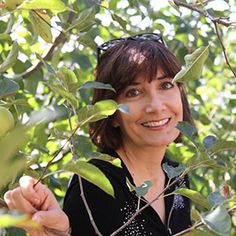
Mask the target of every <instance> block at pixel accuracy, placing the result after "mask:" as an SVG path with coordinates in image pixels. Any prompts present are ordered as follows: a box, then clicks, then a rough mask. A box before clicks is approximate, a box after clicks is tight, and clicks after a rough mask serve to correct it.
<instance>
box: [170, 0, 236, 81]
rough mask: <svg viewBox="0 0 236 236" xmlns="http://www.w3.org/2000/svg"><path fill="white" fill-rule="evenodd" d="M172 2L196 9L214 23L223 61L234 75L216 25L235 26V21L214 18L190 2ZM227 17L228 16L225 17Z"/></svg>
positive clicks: (177, 0)
mask: <svg viewBox="0 0 236 236" xmlns="http://www.w3.org/2000/svg"><path fill="white" fill-rule="evenodd" d="M173 2H174V3H175V5H176V6H178V7H180V6H181V7H185V8H188V9H190V10H192V11H196V12H198V13H199V14H201V15H203V16H204V17H206V18H208V19H210V20H211V22H212V23H213V24H214V27H215V31H216V35H217V38H218V40H219V41H220V45H221V48H222V50H223V54H224V58H225V61H226V64H227V65H228V67H229V69H230V70H231V71H232V73H233V74H234V76H235V77H236V72H235V71H234V70H233V68H232V66H231V65H230V62H229V59H228V57H227V53H226V50H225V46H224V43H223V41H222V38H221V36H220V33H219V29H218V25H219V24H221V25H224V26H226V27H230V26H236V22H229V21H226V20H225V18H222V17H220V18H215V17H213V16H211V15H210V14H209V13H208V12H207V11H202V10H200V9H198V8H197V7H195V6H193V5H191V4H188V3H184V2H181V1H179V0H173ZM227 19H228V18H227Z"/></svg>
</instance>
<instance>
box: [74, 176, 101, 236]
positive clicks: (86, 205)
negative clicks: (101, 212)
mask: <svg viewBox="0 0 236 236" xmlns="http://www.w3.org/2000/svg"><path fill="white" fill-rule="evenodd" d="M78 179H79V186H80V191H81V192H80V196H81V198H82V200H83V203H84V206H85V208H86V211H87V213H88V215H89V220H90V222H91V224H92V226H93V228H94V230H95V233H96V234H97V235H99V236H102V234H101V233H100V231H99V230H98V227H97V225H96V223H95V221H94V219H93V215H92V212H91V210H90V208H89V205H88V202H87V200H86V198H85V195H84V189H83V183H82V179H81V177H80V176H78Z"/></svg>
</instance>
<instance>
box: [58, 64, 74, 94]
mask: <svg viewBox="0 0 236 236" xmlns="http://www.w3.org/2000/svg"><path fill="white" fill-rule="evenodd" d="M56 75H57V78H58V79H59V80H60V81H61V82H62V84H63V86H64V87H65V89H66V90H67V91H68V92H71V93H75V92H76V90H77V89H78V79H77V77H76V75H75V73H74V72H73V70H70V69H68V68H67V67H65V66H63V67H60V68H59V70H58V71H57V73H56Z"/></svg>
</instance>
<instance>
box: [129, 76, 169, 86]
mask: <svg viewBox="0 0 236 236" xmlns="http://www.w3.org/2000/svg"><path fill="white" fill-rule="evenodd" d="M164 79H171V80H172V78H171V77H170V76H168V75H161V76H159V77H156V78H155V79H154V80H164ZM139 84H141V83H140V82H137V81H132V82H131V83H130V84H129V85H128V86H134V85H139Z"/></svg>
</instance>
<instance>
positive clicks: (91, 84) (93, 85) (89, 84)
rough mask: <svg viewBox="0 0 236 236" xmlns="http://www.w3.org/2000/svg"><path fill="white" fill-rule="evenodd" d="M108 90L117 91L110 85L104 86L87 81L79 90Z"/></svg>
mask: <svg viewBox="0 0 236 236" xmlns="http://www.w3.org/2000/svg"><path fill="white" fill-rule="evenodd" d="M90 88H93V89H107V90H111V91H114V92H116V91H115V89H114V88H112V86H111V85H110V84H104V83H101V82H97V81H87V82H85V83H84V84H83V85H82V86H80V87H79V89H90Z"/></svg>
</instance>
